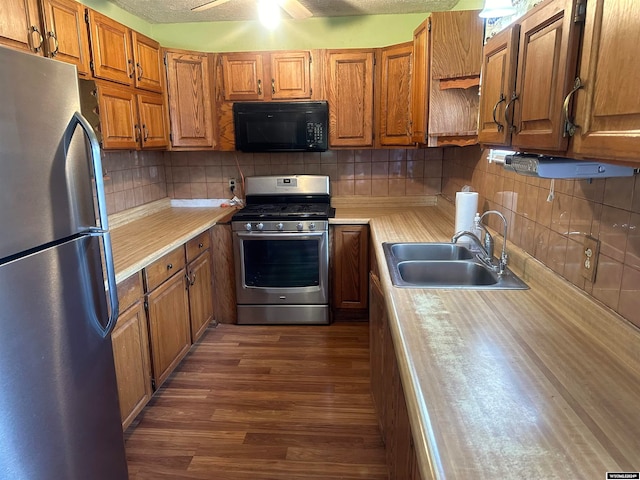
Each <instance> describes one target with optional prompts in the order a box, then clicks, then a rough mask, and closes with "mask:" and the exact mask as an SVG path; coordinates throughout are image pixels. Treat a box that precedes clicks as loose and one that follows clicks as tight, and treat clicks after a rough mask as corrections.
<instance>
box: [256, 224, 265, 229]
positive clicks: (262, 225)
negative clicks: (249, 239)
mask: <svg viewBox="0 0 640 480" xmlns="http://www.w3.org/2000/svg"><path fill="white" fill-rule="evenodd" d="M256 228H257V229H258V230H264V223H262V222H260V223H259V224H257V225H256Z"/></svg>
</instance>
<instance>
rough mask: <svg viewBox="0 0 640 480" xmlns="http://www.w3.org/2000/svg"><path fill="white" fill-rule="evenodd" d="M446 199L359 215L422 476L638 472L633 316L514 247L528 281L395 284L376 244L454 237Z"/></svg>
mask: <svg viewBox="0 0 640 480" xmlns="http://www.w3.org/2000/svg"><path fill="white" fill-rule="evenodd" d="M445 202H446V201H442V202H441V206H438V207H435V208H434V207H432V208H428V207H419V208H406V209H405V211H404V212H397V210H396V209H392V210H393V211H389V212H387V213H388V214H386V215H385V214H384V212H376V214H375V215H373V216H371V217H369V216H370V213H369V212H368V211H366V210H363V211H362V215H363V217H367V218H371V222H370V225H371V234H372V238H373V244H374V248H375V254H376V258H377V261H378V264H379V270H380V276H381V283H382V287H383V291H384V292H385V297H386V300H387V309H388V313H389V317H390V327H391V330H392V336H393V340H394V345H395V347H396V355H397V357H398V363H399V369H400V372H401V378H402V384H403V386H404V389H405V395H406V399H407V404H408V405H407V406H408V410H409V416H410V420H411V424H412V428H413V436H414V443H415V445H416V453H417V455H418V459H419V461H420V467H421V472H422V474H423V478H424V479H425V480H426V479H430V478H436V479H445V478H446V479H462V478H464V479H468V478H473V479H485V478H486V479H495V478H505V477H509V478H512V477H513V478H526V479H553V478H558V479H567V478H580V479H587V478H589V479H592V478H593V479H599V478H605V476H606V472H607V471H633V472H637V471H639V470H640V348H638V347H640V332H639V331H638V330H637V329H636V328H635V327H634V326H632V325H631V324H630V323H628V322H626V321H625V320H624V319H623V318H621V317H619V316H618V315H616V314H615V313H613V312H612V311H611V310H609V309H607V308H605V307H603V306H601V305H600V304H598V303H597V302H595V301H593V300H592V299H591V298H590V297H588V296H587V295H586V294H584V293H583V292H581V291H580V290H578V289H576V288H574V287H573V286H571V285H570V284H568V283H567V282H565V281H564V280H562V279H561V278H559V277H558V276H557V275H555V274H554V273H553V272H551V271H550V270H548V269H547V268H546V267H544V266H543V265H542V264H540V263H539V262H537V261H536V260H535V259H533V258H532V257H530V256H528V255H526V254H525V253H524V252H523V251H521V250H519V249H518V248H516V247H514V246H513V245H510V246H508V251H509V254H510V259H511V265H510V267H511V268H512V270H513V271H514V272H516V273H517V274H518V275H519V276H520V277H521V278H523V279H524V280H525V281H526V282H527V283H528V284H529V286H530V287H531V288H530V290H526V291H490V290H466V291H460V290H433V289H407V288H398V287H394V286H392V284H391V279H390V277H389V273H388V269H387V266H386V261H385V258H384V253H383V250H382V242H386V241H389V242H394V241H450V238H451V235H452V233H453V232H452V228H453V214H454V212H453V208H452V207H451V206H450V204H449V205H446V204H445ZM354 215H357V212H355V211H353V212H349V215H348V216H349V217H352V216H354ZM341 216H342V212H338V214H337V217H341Z"/></svg>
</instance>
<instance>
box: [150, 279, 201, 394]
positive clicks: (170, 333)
mask: <svg viewBox="0 0 640 480" xmlns="http://www.w3.org/2000/svg"><path fill="white" fill-rule="evenodd" d="M146 301H147V305H148V307H147V308H148V312H149V338H150V339H151V358H152V360H153V379H154V385H155V388H156V389H157V388H159V387H160V385H162V383H163V382H164V381H165V380H166V379H167V377H168V376H169V375H170V374H171V372H172V371H173V369H174V368H175V367H176V365H178V363H179V362H180V360H182V358H183V357H184V356H185V355H186V354H187V352H188V351H189V348H190V346H191V331H190V328H189V327H190V325H189V299H188V296H187V280H186V278H185V272H184V269H183V270H179V271H177V272H176V274H175V275H174V276H173V277H171V278H170V279H169V280H167V281H166V282H165V283H163V284H162V285H160V286H159V287H158V288H157V289H155V290H154V291H152V292H151V293H149V294H148V295H147V296H146Z"/></svg>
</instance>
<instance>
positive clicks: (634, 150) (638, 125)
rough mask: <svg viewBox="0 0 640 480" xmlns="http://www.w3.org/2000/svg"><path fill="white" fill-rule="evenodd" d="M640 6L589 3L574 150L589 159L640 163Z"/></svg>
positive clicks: (632, 1) (626, 0)
mask: <svg viewBox="0 0 640 480" xmlns="http://www.w3.org/2000/svg"><path fill="white" fill-rule="evenodd" d="M639 44H640V3H639V2H637V1H636V0H615V1H614V0H590V1H589V2H588V3H587V17H586V22H585V32H584V42H583V46H582V60H581V62H580V78H581V79H582V82H583V84H584V88H583V89H582V90H579V91H578V92H577V93H576V112H577V113H576V122H575V123H576V124H577V125H579V127H578V129H577V134H576V135H575V136H574V137H573V140H572V141H573V151H574V152H575V153H578V154H580V155H582V156H585V157H595V158H609V159H623V160H629V161H633V162H637V161H638V151H640V135H638V132H639V131H640V97H639V96H638V95H637V93H635V92H636V91H637V84H638V79H639V78H640V63H639V62H638V61H637V60H636V56H637V50H638V45H639Z"/></svg>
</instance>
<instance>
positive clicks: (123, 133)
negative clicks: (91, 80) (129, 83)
mask: <svg viewBox="0 0 640 480" xmlns="http://www.w3.org/2000/svg"><path fill="white" fill-rule="evenodd" d="M98 104H99V111H100V129H101V132H102V147H103V148H106V149H109V148H115V149H122V148H125V149H134V150H135V149H136V148H137V146H138V140H139V137H140V129H139V125H138V114H137V110H136V108H137V107H136V99H135V94H134V93H133V92H132V91H130V90H127V89H125V88H120V87H116V86H111V85H107V84H104V83H100V84H99V85H98Z"/></svg>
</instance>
